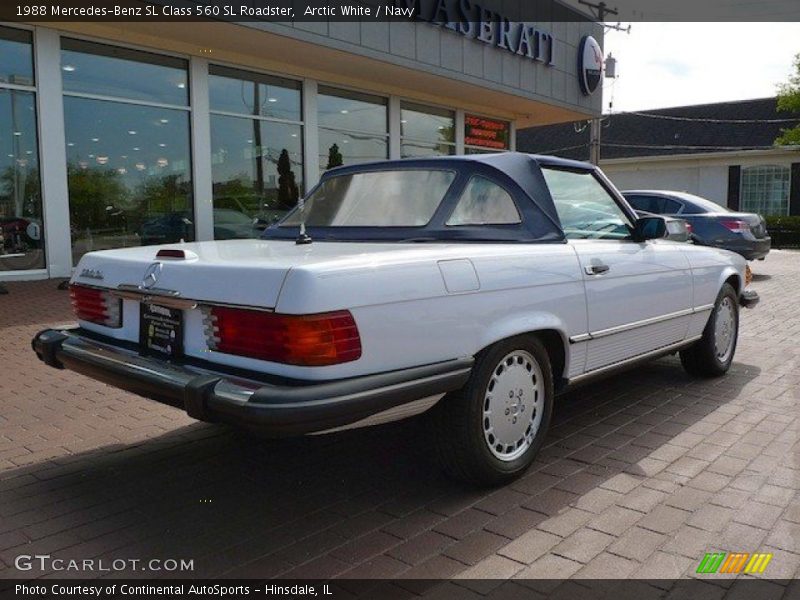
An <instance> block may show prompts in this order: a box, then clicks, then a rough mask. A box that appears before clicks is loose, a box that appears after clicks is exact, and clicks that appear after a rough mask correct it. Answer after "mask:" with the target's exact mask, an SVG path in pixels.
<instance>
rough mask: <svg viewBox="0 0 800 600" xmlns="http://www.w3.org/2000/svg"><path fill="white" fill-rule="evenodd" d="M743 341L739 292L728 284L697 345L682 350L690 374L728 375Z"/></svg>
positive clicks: (682, 360)
mask: <svg viewBox="0 0 800 600" xmlns="http://www.w3.org/2000/svg"><path fill="white" fill-rule="evenodd" d="M738 337H739V304H738V299H737V296H736V290H734V289H733V287H732V286H731V285H730V284H728V283H726V284H723V286H722V289H721V290H720V292H719V295H718V296H717V301H716V302H715V303H714V310H712V312H711V316H710V317H709V319H708V323H707V324H706V328H705V329H704V330H703V337H701V338H700V339H699V340H698V341H697V342H696V343H695V344H693V345H692V346H690V347H689V348H686V349H685V350H681V352H680V355H681V364H683V368H684V369H686V372H687V373H689V374H690V375H695V376H698V377H719V376H720V375H724V374H725V373H727V371H728V369H730V366H731V363H732V362H733V355H734V353H735V352H736V342H737V340H738Z"/></svg>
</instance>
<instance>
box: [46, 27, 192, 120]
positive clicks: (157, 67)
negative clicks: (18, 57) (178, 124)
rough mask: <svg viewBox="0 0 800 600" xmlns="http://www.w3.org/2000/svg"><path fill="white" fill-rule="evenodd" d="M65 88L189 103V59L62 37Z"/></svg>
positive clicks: (165, 101)
mask: <svg viewBox="0 0 800 600" xmlns="http://www.w3.org/2000/svg"><path fill="white" fill-rule="evenodd" d="M61 77H62V80H63V82H64V91H65V92H76V93H81V94H95V95H98V96H112V97H116V98H124V99H126V100H141V101H144V102H157V103H159V104H173V105H175V106H188V104H189V76H188V72H187V70H186V61H185V60H183V59H181V58H174V57H171V56H162V55H160V54H153V53H151V52H142V51H141V50H130V49H128V48H119V47H117V46H107V45H105V44H97V43H94V42H86V41H83V40H73V39H62V40H61Z"/></svg>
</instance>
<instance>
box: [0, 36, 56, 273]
mask: <svg viewBox="0 0 800 600" xmlns="http://www.w3.org/2000/svg"><path fill="white" fill-rule="evenodd" d="M31 37H32V36H31V34H30V33H29V32H27V31H22V30H15V29H11V28H7V27H0V271H5V270H27V269H43V268H44V267H45V256H44V228H43V222H42V198H41V188H40V179H39V145H38V136H37V126H36V94H35V89H34V88H33V87H32V86H33V84H34V80H33V46H32V39H31ZM5 84H14V85H16V86H25V87H26V88H29V89H9V88H8V87H5Z"/></svg>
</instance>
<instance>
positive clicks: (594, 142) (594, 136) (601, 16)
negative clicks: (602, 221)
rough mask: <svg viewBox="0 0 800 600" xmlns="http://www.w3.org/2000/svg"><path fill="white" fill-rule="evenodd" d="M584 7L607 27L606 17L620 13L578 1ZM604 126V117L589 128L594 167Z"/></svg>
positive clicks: (603, 5)
mask: <svg viewBox="0 0 800 600" xmlns="http://www.w3.org/2000/svg"><path fill="white" fill-rule="evenodd" d="M578 2H579V3H581V4H583V5H584V6H588V7H589V9H590V10H591V11H592V12H594V15H595V17H596V18H597V21H598V22H599V23H600V24H601V25H603V26H604V27H605V20H606V15H618V14H619V11H618V10H617V9H616V8H608V5H607V4H606V3H605V2H598V3H597V4H594V3H593V2H588V1H587V0H578ZM601 125H602V117H595V118H594V119H592V120H591V123H590V128H589V161H590V162H591V163H592V164H593V165H599V164H600V129H601Z"/></svg>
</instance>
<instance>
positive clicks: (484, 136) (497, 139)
mask: <svg viewBox="0 0 800 600" xmlns="http://www.w3.org/2000/svg"><path fill="white" fill-rule="evenodd" d="M510 132H511V127H510V126H509V124H508V123H506V122H505V121H498V120H496V119H487V118H485V117H476V116H474V115H466V116H465V117H464V144H466V145H467V146H481V147H482V148H493V149H495V150H508V138H509V135H510Z"/></svg>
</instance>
